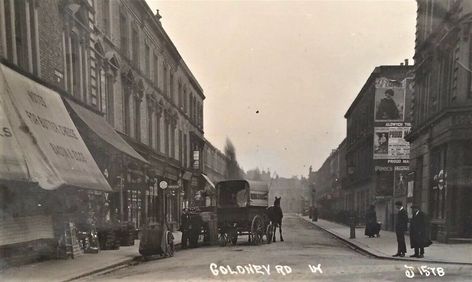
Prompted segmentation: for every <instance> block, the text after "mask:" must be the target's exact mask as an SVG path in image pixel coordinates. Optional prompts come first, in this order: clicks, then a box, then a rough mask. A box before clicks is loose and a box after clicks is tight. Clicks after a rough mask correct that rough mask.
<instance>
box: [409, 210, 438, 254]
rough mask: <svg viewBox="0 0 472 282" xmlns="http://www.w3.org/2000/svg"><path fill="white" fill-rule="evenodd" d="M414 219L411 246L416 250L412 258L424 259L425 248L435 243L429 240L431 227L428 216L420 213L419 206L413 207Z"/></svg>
mask: <svg viewBox="0 0 472 282" xmlns="http://www.w3.org/2000/svg"><path fill="white" fill-rule="evenodd" d="M411 210H412V211H413V217H412V218H411V222H410V244H411V248H412V249H415V254H413V255H411V256H410V257H416V258H422V257H424V248H425V247H429V246H430V245H431V244H432V243H433V242H431V240H430V239H429V228H428V227H429V226H428V222H427V220H426V215H425V214H424V213H423V212H422V211H420V207H419V206H418V205H412V206H411Z"/></svg>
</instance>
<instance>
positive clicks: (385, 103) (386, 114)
mask: <svg viewBox="0 0 472 282" xmlns="http://www.w3.org/2000/svg"><path fill="white" fill-rule="evenodd" d="M394 95H395V92H393V90H392V89H387V90H385V98H383V99H382V100H380V103H379V106H378V108H377V113H376V116H375V118H376V119H377V120H396V119H399V118H400V113H399V111H398V108H397V105H396V104H395V101H394V100H393V96H394Z"/></svg>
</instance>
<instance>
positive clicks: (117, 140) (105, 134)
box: [66, 99, 149, 164]
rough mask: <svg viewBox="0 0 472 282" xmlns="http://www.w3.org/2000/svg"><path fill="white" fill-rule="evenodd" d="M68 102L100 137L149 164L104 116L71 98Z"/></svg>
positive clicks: (121, 150)
mask: <svg viewBox="0 0 472 282" xmlns="http://www.w3.org/2000/svg"><path fill="white" fill-rule="evenodd" d="M66 102H67V104H68V105H69V106H70V107H71V108H72V110H73V111H74V112H75V113H76V114H77V116H78V117H79V118H80V119H81V120H82V121H83V122H84V123H85V124H86V125H87V126H88V127H89V128H90V130H92V131H93V132H94V133H95V134H97V135H98V137H100V138H101V139H102V140H103V141H105V142H106V143H108V144H110V145H111V146H113V147H114V148H115V149H117V150H119V151H120V152H122V153H125V154H126V155H128V156H130V157H132V158H134V159H136V160H139V161H141V162H143V163H146V164H149V162H148V161H147V160H146V159H144V158H143V157H142V156H141V155H140V154H139V153H138V152H136V151H135V150H134V149H133V147H131V146H130V145H129V144H128V143H127V142H126V141H125V140H123V138H121V136H120V135H118V133H116V131H115V129H114V128H113V127H112V126H111V125H110V124H109V123H108V122H106V120H105V119H103V117H101V116H99V115H98V114H96V113H94V112H92V111H89V110H87V109H86V108H84V107H82V106H80V105H79V104H77V103H75V102H73V101H71V100H70V99H66Z"/></svg>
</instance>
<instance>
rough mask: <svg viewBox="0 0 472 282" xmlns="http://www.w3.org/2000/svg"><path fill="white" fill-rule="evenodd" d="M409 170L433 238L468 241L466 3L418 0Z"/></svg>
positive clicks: (470, 104)
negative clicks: (427, 215) (464, 239)
mask: <svg viewBox="0 0 472 282" xmlns="http://www.w3.org/2000/svg"><path fill="white" fill-rule="evenodd" d="M417 4H418V12H417V26H416V46H415V56H414V59H415V63H416V65H417V67H416V69H415V89H414V101H413V111H414V119H413V129H412V132H411V134H410V135H409V136H408V139H409V141H410V142H411V168H412V170H414V171H415V185H414V200H415V202H416V203H417V204H419V205H420V206H421V208H422V210H423V211H425V212H426V213H427V214H429V216H430V218H431V223H432V234H431V235H432V238H433V239H437V240H440V241H444V242H449V241H453V240H454V238H458V237H459V238H464V237H465V238H471V237H472V220H471V219H472V209H471V208H470V202H471V201H472V192H471V189H470V187H471V183H472V182H471V175H472V174H471V173H472V170H471V167H472V162H471V156H472V149H471V148H472V146H471V145H472V123H471V118H470V117H471V116H472V89H471V86H470V85H471V79H472V72H471V62H472V57H471V54H472V52H471V50H472V49H471V48H472V43H471V42H472V41H471V36H470V32H471V29H470V18H471V17H472V4H471V3H470V1H425V0H418V1H417Z"/></svg>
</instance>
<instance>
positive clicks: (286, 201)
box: [269, 177, 307, 213]
mask: <svg viewBox="0 0 472 282" xmlns="http://www.w3.org/2000/svg"><path fill="white" fill-rule="evenodd" d="M306 185H307V184H306V181H303V180H300V179H298V178H284V177H277V178H272V179H271V182H270V183H269V205H273V202H274V200H275V197H282V199H281V201H280V206H281V207H282V211H283V212H284V213H302V212H303V208H304V205H305V203H304V202H305V190H306V188H305V186H306Z"/></svg>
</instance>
